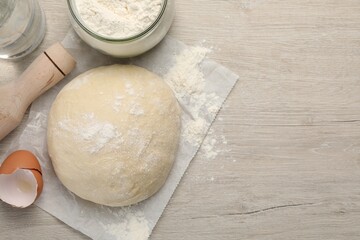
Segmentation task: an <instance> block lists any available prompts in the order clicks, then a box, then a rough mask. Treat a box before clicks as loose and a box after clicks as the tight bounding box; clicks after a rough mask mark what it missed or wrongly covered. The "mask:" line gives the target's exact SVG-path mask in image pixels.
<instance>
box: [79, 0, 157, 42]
mask: <svg viewBox="0 0 360 240" xmlns="http://www.w3.org/2000/svg"><path fill="white" fill-rule="evenodd" d="M75 2H76V7H77V10H78V13H79V15H80V17H81V19H82V20H83V21H84V23H85V25H86V26H88V27H89V28H90V29H91V30H93V31H94V32H96V33H98V34H101V35H104V36H106V37H112V38H127V37H131V36H134V35H136V34H139V33H141V32H142V31H144V30H145V29H147V28H148V27H150V25H151V24H152V23H153V22H154V21H155V20H156V18H157V17H158V15H159V13H160V11H161V8H162V2H163V0H76V1H75Z"/></svg>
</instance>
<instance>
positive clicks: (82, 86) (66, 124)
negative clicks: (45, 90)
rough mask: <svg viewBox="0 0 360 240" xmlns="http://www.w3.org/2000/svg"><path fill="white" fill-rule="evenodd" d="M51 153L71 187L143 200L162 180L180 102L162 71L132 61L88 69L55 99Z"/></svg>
mask: <svg viewBox="0 0 360 240" xmlns="http://www.w3.org/2000/svg"><path fill="white" fill-rule="evenodd" d="M47 135H48V151H49V155H50V158H51V160H52V163H53V166H54V170H55V172H56V175H57V176H58V178H59V179H60V181H61V182H62V183H63V184H64V186H65V187H66V188H68V189H69V190H70V191H72V192H73V193H75V194H76V195H78V196H79V197H81V198H83V199H86V200H89V201H92V202H95V203H99V204H103V205H108V206H125V205H131V204H134V203H137V202H139V201H142V200H144V199H146V198H148V197H150V196H151V195H153V194H154V193H155V192H157V191H158V190H159V189H160V188H161V186H162V185H163V184H164V183H165V180H166V178H167V176H168V174H169V172H170V170H171V167H172V165H173V162H174V158H175V155H176V151H177V147H178V143H179V135H180V108H179V106H178V103H177V100H176V98H175V97H174V94H173V92H172V90H171V89H170V88H169V87H168V85H167V84H166V83H165V82H164V81H163V80H162V79H161V78H160V77H158V76H157V75H155V74H154V73H151V72H149V71H147V70H146V69H144V68H140V67H136V66H131V65H112V66H106V67H99V68H95V69H92V70H90V71H87V72H85V73H83V74H81V75H80V76H78V77H76V78H75V79H74V80H72V81H71V82H70V83H69V84H68V85H66V86H65V87H64V88H63V89H62V90H61V92H60V93H59V94H58V96H57V98H56V99H55V101H54V103H53V105H52V108H51V111H50V115H49V122H48V134H47Z"/></svg>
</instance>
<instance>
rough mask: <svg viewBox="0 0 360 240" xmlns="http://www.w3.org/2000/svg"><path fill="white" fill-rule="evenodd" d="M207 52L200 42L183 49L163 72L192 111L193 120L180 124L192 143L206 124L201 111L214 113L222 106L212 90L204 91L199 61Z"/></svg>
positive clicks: (195, 143)
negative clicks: (198, 44)
mask: <svg viewBox="0 0 360 240" xmlns="http://www.w3.org/2000/svg"><path fill="white" fill-rule="evenodd" d="M209 52H210V49H208V48H205V47H201V46H196V47H189V48H187V49H185V50H184V51H183V52H181V53H180V54H179V55H177V56H176V59H175V64H174V66H173V67H172V68H171V69H170V70H169V72H168V73H167V74H166V75H165V76H164V79H165V81H166V82H167V83H168V84H169V85H170V87H171V88H172V89H173V91H174V92H175V95H176V97H177V99H178V100H179V102H180V103H181V105H184V106H187V109H188V111H189V112H188V113H189V114H190V115H191V118H192V120H191V121H188V122H187V123H186V125H185V126H184V127H183V131H182V136H183V137H184V138H185V140H186V141H187V142H189V143H190V144H192V145H193V146H196V145H197V144H199V143H201V141H202V139H203V135H202V133H203V130H204V129H205V128H206V120H205V119H204V118H202V117H201V112H203V113H209V114H210V115H211V116H215V114H216V113H217V111H218V109H219V107H220V106H221V101H220V98H219V97H218V96H217V95H216V94H215V93H206V92H205V77H204V74H203V72H202V70H201V67H200V63H201V62H202V61H203V60H204V58H205V57H206V55H207V54H208V53H209Z"/></svg>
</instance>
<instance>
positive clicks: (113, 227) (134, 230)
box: [100, 208, 150, 240]
mask: <svg viewBox="0 0 360 240" xmlns="http://www.w3.org/2000/svg"><path fill="white" fill-rule="evenodd" d="M124 210H125V211H128V210H127V208H124ZM118 219H121V221H120V222H119V223H110V224H105V223H102V222H100V223H101V225H102V226H103V228H104V229H105V230H106V233H108V234H110V235H112V236H114V237H115V239H116V240H145V239H148V237H149V235H150V228H149V223H148V221H147V220H146V218H145V216H144V213H143V212H142V211H136V212H132V211H129V212H127V213H126V214H125V216H118Z"/></svg>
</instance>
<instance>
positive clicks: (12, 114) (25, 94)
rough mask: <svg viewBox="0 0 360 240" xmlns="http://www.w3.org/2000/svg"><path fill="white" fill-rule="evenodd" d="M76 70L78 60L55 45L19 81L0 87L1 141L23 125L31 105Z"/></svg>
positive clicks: (59, 45) (33, 63) (35, 61)
mask: <svg viewBox="0 0 360 240" xmlns="http://www.w3.org/2000/svg"><path fill="white" fill-rule="evenodd" d="M74 67H75V60H74V58H73V57H72V56H71V55H70V54H69V53H68V52H67V51H66V50H65V49H64V47H63V46H62V45H61V44H60V43H55V44H54V45H52V46H51V47H49V48H48V49H47V50H46V51H45V52H44V53H42V54H41V55H40V56H39V57H37V58H36V59H35V60H34V62H32V63H31V65H30V66H29V67H28V68H27V69H26V70H25V72H23V74H21V76H20V77H19V78H18V79H17V80H14V81H10V82H8V83H5V84H0V141H1V140H2V139H3V138H4V137H5V136H6V135H8V134H9V133H10V132H11V131H12V130H14V129H15V128H16V127H17V126H18V125H19V124H20V123H21V120H22V118H23V117H24V114H25V112H26V109H27V108H28V107H29V105H30V104H31V103H32V102H33V101H34V100H35V99H36V98H37V97H39V96H40V95H41V94H43V93H44V92H45V91H47V90H48V89H49V88H51V87H52V86H54V85H55V84H56V83H58V82H59V81H60V80H61V79H63V78H64V77H65V76H66V75H67V74H69V73H70V72H71V71H72V70H73V69H74Z"/></svg>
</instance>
